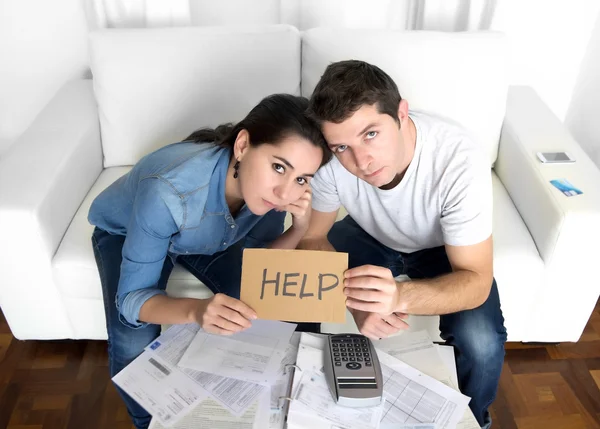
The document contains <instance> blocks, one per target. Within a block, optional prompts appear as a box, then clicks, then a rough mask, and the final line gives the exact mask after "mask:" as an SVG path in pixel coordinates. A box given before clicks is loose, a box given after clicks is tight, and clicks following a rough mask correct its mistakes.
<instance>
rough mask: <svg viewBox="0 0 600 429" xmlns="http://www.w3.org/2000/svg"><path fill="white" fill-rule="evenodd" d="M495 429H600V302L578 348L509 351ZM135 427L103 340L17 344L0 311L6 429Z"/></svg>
mask: <svg viewBox="0 0 600 429" xmlns="http://www.w3.org/2000/svg"><path fill="white" fill-rule="evenodd" d="M492 417H493V420H494V424H493V427H494V428H495V429H499V428H502V429H512V428H519V429H530V428H541V429H554V428H560V429H578V428H600V302H599V303H598V304H596V309H595V311H594V313H593V315H592V317H591V318H590V321H589V323H588V325H587V327H586V329H585V331H584V333H583V336H582V338H581V340H580V341H579V342H578V343H575V344H573V343H564V344H559V345H552V346H548V345H547V346H530V345H522V344H518V343H509V344H508V345H507V352H506V360H505V363H504V369H503V372H502V379H501V381H500V389H499V392H498V397H497V399H496V402H495V403H494V404H493V407H492ZM5 428H8V429H58V428H64V429H103V428H107V429H108V428H110V429H113V428H115V429H131V428H133V426H132V425H131V423H130V422H129V418H128V416H127V412H126V411H125V407H124V406H123V404H122V402H121V401H120V398H119V396H118V395H117V393H116V391H115V389H114V387H113V385H112V384H111V382H110V380H109V377H108V369H107V355H106V343H105V342H103V341H18V340H16V339H14V338H13V337H12V335H11V334H10V330H9V328H8V325H7V324H6V322H5V320H4V317H3V315H2V313H1V312H0V429H5Z"/></svg>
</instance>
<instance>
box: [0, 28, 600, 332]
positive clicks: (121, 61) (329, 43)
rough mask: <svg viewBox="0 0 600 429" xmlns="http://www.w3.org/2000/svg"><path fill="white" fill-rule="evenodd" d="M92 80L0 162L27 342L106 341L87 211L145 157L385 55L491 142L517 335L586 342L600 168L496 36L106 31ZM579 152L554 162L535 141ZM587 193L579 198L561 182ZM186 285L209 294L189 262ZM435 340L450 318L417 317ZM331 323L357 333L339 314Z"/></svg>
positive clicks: (430, 105)
mask: <svg viewBox="0 0 600 429" xmlns="http://www.w3.org/2000/svg"><path fill="white" fill-rule="evenodd" d="M90 51H91V59H90V60H91V70H92V73H93V75H94V78H93V80H81V81H73V82H70V83H68V84H67V85H65V86H64V88H62V89H61V90H60V91H59V92H58V94H57V95H56V96H55V97H54V99H53V100H52V101H51V102H50V103H49V104H48V106H47V107H46V108H45V109H44V110H43V112H42V113H41V114H40V115H39V117H38V118H37V119H36V120H35V121H34V123H33V125H32V126H31V127H30V129H29V130H28V131H27V132H26V133H25V134H24V135H23V136H22V137H21V139H20V140H19V141H18V142H17V143H16V144H14V145H13V147H12V148H11V149H10V150H9V151H8V152H7V153H6V154H5V156H3V158H2V159H1V160H0V237H1V240H2V246H1V248H0V252H1V254H0V307H1V308H2V311H3V312H4V314H5V316H6V318H7V320H8V323H9V325H10V327H11V330H12V332H13V334H14V336H15V337H17V338H19V339H57V338H76V339H77V338H88V339H104V338H106V329H105V320H104V310H103V302H102V293H101V288H100V281H99V277H98V273H97V269H96V265H95V261H94V257H93V253H92V248H91V243H90V236H91V233H92V226H91V225H89V224H88V222H87V219H86V217H87V212H88V209H89V206H90V203H91V201H92V200H93V198H94V197H95V196H96V195H97V194H98V193H99V192H100V191H101V190H102V189H104V188H105V187H106V186H108V185H109V184H110V183H111V182H112V181H114V180H115V179H116V178H118V177H119V176H121V175H122V174H124V173H125V172H127V171H128V169H129V168H130V166H131V165H132V164H134V163H135V162H136V161H137V160H138V159H139V158H140V157H141V156H143V155H144V154H146V153H148V152H150V151H151V150H154V149H156V148H158V147H160V146H163V145H165V144H168V143H171V142H174V141H178V140H180V139H182V138H184V137H185V136H187V135H188V134H189V133H190V132H191V131H193V130H194V129H197V128H200V127H202V126H215V125H217V124H219V123H222V122H226V121H235V120H239V119H240V118H241V117H242V116H243V115H244V114H245V113H246V112H247V111H248V110H249V109H250V108H251V107H252V106H253V105H255V104H256V103H257V102H258V101H259V100H260V99H261V98H262V97H263V96H266V95H268V94H271V93H276V92H288V93H294V94H300V93H301V94H302V95H305V96H310V93H311V91H312V89H313V88H314V86H315V84H316V82H317V81H318V79H319V77H320V75H321V73H322V72H323V70H324V69H325V67H326V65H327V64H328V63H330V62H332V61H337V60H342V59H349V58H355V59H362V60H366V61H369V62H372V63H375V64H377V65H379V66H381V67H382V68H383V69H384V70H386V71H387V72H388V73H389V74H390V75H391V76H392V77H393V78H394V79H395V80H396V82H397V84H398V86H399V87H400V91H401V94H402V95H403V97H404V98H406V99H407V100H408V102H409V105H410V106H411V107H412V108H419V109H425V110H429V111H433V112H437V113H439V114H442V115H445V116H448V117H450V118H452V119H455V120H457V121H459V122H461V123H462V124H463V125H464V126H465V127H466V128H467V129H469V130H470V131H471V132H472V133H473V135H474V136H475V137H476V138H477V139H478V141H480V143H481V144H482V145H484V146H485V147H486V148H487V149H488V150H489V154H490V166H491V167H492V175H493V192H494V264H495V277H496V279H497V281H498V288H499V292H500V298H501V302H502V309H503V312H504V316H505V319H506V327H507V330H508V338H509V340H511V341H543V342H559V341H577V340H578V339H579V337H580V335H581V333H582V330H583V328H584V326H585V324H586V322H587V320H588V317H589V315H590V314H591V312H592V309H593V307H594V305H595V303H596V300H597V298H598V295H599V291H600V282H599V281H598V278H597V275H596V266H595V264H596V263H597V261H596V256H595V255H596V254H598V252H597V250H594V249H595V246H597V245H598V243H600V228H599V227H598V225H599V224H600V190H599V189H598V184H600V171H599V170H598V169H597V168H596V167H595V166H594V165H593V163H592V162H591V161H590V160H589V158H588V157H587V156H586V155H585V153H584V152H583V150H582V149H581V148H580V147H579V145H578V144H577V143H576V142H575V141H574V140H573V139H572V138H571V137H570V136H569V134H568V133H567V131H566V130H565V128H564V127H563V125H562V124H561V123H560V121H559V120H558V119H557V118H556V117H555V116H554V115H553V114H552V113H551V112H550V111H549V109H548V108H547V107H546V106H545V105H544V104H543V102H542V101H541V100H540V99H539V97H538V96H537V95H536V94H535V93H534V92H533V91H532V90H531V89H530V88H527V87H509V86H508V85H507V76H506V67H505V65H506V61H507V54H506V44H505V40H504V37H503V36H502V35H500V34H496V33H485V32H484V33H429V32H392V31H370V30H368V31H367V30H338V29H336V30H333V29H313V30H309V31H307V32H304V33H302V34H301V33H300V32H298V31H297V30H296V29H295V28H293V27H289V26H271V27H262V28H236V29H226V28H217V27H215V28H183V29H182V28H178V29H143V30H139V29H136V30H108V31H105V32H100V33H95V34H93V35H92V36H91V37H90ZM552 150H565V151H567V152H569V153H571V154H572V155H573V156H574V157H575V158H576V159H577V162H576V163H574V164H570V165H553V166H550V165H542V164H540V163H539V162H538V161H537V159H536V157H535V153H536V151H552ZM562 177H565V178H567V179H568V180H570V181H571V182H572V183H574V184H575V185H576V186H578V187H580V188H581V189H582V190H583V191H584V194H583V195H580V196H577V197H572V198H567V197H565V196H564V195H562V194H561V193H560V192H558V190H556V189H554V188H553V187H552V186H551V185H550V183H549V180H551V179H555V178H562ZM168 290H169V292H170V293H171V294H173V295H178V296H196V297H207V296H209V295H210V292H209V291H208V289H207V288H206V287H204V286H203V285H202V284H200V283H199V282H198V281H197V280H196V279H195V278H194V277H192V276H191V275H190V274H189V273H187V272H186V271H185V270H183V269H182V268H181V267H176V268H175V270H174V272H173V274H172V276H171V279H170V282H169V285H168ZM410 323H411V327H412V329H420V328H427V329H429V331H430V333H431V335H432V336H434V337H436V336H437V334H438V330H437V318H436V317H411V320H410ZM323 329H324V331H329V332H339V331H344V330H353V329H356V328H355V326H353V324H352V322H351V320H349V321H348V324H347V325H325V326H324V327H323Z"/></svg>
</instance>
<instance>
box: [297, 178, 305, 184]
mask: <svg viewBox="0 0 600 429" xmlns="http://www.w3.org/2000/svg"><path fill="white" fill-rule="evenodd" d="M296 181H297V182H298V184H300V185H305V184H306V179H305V178H304V177H298V178H297V179H296Z"/></svg>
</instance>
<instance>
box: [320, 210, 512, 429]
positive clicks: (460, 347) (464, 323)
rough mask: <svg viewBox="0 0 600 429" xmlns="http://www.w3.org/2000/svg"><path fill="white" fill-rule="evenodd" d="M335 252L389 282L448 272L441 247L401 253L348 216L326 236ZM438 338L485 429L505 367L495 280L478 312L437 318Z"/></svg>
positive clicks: (502, 322)
mask: <svg viewBox="0 0 600 429" xmlns="http://www.w3.org/2000/svg"><path fill="white" fill-rule="evenodd" d="M328 238H329V241H330V242H331V244H332V245H333V247H334V248H335V249H336V250H337V251H338V252H347V253H348V257H349V261H348V262H349V263H348V265H349V266H350V267H351V268H352V267H357V266H360V265H366V264H370V265H379V266H382V267H386V268H389V269H390V270H391V271H392V274H393V275H394V277H396V276H398V275H400V274H405V275H407V276H409V277H410V278H411V279H423V278H433V277H437V276H440V275H442V274H447V273H450V272H452V268H451V266H450V262H449V261H448V257H447V255H446V251H445V249H444V247H436V248H432V249H425V250H421V251H418V252H414V253H408V254H407V253H402V252H398V251H396V250H393V249H390V248H389V247H387V246H384V245H383V244H381V243H380V242H378V241H377V240H375V239H374V238H373V237H371V236H370V235H369V234H367V233H366V232H365V231H364V230H363V229H362V228H361V227H360V226H359V225H358V224H357V223H356V222H355V221H354V220H353V219H352V218H351V217H350V216H346V217H345V218H344V219H343V220H341V221H339V222H336V223H335V225H334V226H333V228H332V229H331V231H330V232H329V235H328ZM440 331H441V337H442V338H443V339H444V340H445V341H446V343H447V344H448V345H451V346H453V347H454V352H455V355H456V368H457V372H458V383H459V387H460V390H461V392H462V393H464V394H465V395H467V396H470V397H471V402H470V403H469V407H470V408H471V410H472V411H473V414H474V415H475V418H476V419H477V422H478V423H479V424H480V425H481V426H482V427H488V426H489V424H490V416H489V413H488V407H489V406H490V404H491V403H492V402H493V401H494V398H495V396H496V391H497V389H498V382H499V380H500V372H501V371H502V364H503V362H504V343H505V342H506V329H505V328H504V318H503V317H502V311H501V310H500V299H499V297H498V289H497V288H496V281H495V280H494V282H493V283H492V289H491V292H490V295H489V297H488V299H487V300H486V301H485V302H484V303H483V304H482V305H481V306H480V307H478V308H475V309H473V310H465V311H460V312H458V313H452V314H446V315H442V316H440Z"/></svg>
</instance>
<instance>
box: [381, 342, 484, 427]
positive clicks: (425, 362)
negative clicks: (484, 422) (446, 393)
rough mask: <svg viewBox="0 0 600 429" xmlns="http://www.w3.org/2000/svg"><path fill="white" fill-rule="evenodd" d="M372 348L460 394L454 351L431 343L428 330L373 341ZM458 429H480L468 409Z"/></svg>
mask: <svg viewBox="0 0 600 429" xmlns="http://www.w3.org/2000/svg"><path fill="white" fill-rule="evenodd" d="M374 344H375V347H376V348H377V349H379V350H383V351H385V352H387V353H388V354H390V355H392V356H394V357H396V358H398V359H400V360H401V361H402V362H404V363H406V364H408V365H410V366H412V367H414V368H416V369H418V370H419V371H421V372H423V373H424V374H427V375H429V376H430V377H433V378H435V379H436V380H438V381H441V382H442V383H444V384H445V385H447V386H450V387H452V388H453V389H455V390H456V391H459V388H458V380H457V377H456V363H455V360H454V351H453V349H452V347H449V346H439V345H436V344H434V343H433V342H432V341H431V339H430V337H429V334H428V333H427V331H416V332H405V333H404V334H402V335H399V336H396V337H392V338H386V339H384V340H380V341H375V342H374ZM456 428H457V429H480V426H479V424H478V423H477V420H476V419H475V416H474V415H473V413H472V412H471V409H470V408H467V409H466V410H465V413H464V415H463V417H462V419H461V420H460V421H459V422H458V424H457V426H456Z"/></svg>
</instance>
